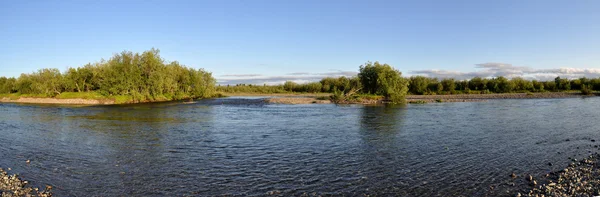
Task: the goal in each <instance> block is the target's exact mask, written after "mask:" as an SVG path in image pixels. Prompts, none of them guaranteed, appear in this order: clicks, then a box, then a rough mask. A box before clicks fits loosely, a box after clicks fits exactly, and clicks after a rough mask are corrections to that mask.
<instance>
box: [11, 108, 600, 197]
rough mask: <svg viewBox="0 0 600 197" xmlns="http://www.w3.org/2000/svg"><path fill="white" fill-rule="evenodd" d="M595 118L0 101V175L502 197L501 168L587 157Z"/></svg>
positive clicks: (207, 192)
mask: <svg viewBox="0 0 600 197" xmlns="http://www.w3.org/2000/svg"><path fill="white" fill-rule="evenodd" d="M599 114H600V99H599V98H585V99H583V98H569V99H530V100H526V99H523V100H509V99H508V100H490V101H488V102H473V103H432V104H425V105H407V106H396V107H389V106H388V107H383V106H362V105H339V106H338V105H334V104H312V105H278V104H265V103H263V102H261V99H259V98H253V97H233V98H221V99H210V100H201V101H198V102H196V103H177V102H171V103H155V104H137V105H123V106H93V107H73V106H56V105H19V104H6V103H3V104H0V167H3V168H5V169H6V168H8V167H10V168H12V170H11V171H10V173H17V174H19V175H21V177H22V178H24V179H25V180H29V181H30V182H31V183H32V184H33V185H34V186H44V185H46V184H47V185H52V186H53V187H54V190H53V191H54V193H55V196H123V195H124V196H214V195H218V196H222V195H234V196H235V195H239V196H252V195H256V196H262V195H266V194H271V193H275V194H280V195H282V196H291V195H293V196H298V195H302V194H308V195H346V196H354V195H362V194H376V195H396V196H482V195H490V196H503V195H513V194H514V193H512V192H514V191H516V190H515V188H513V187H510V186H508V184H507V183H509V182H510V181H511V178H510V176H509V175H510V174H511V173H516V174H519V175H521V174H528V173H531V174H533V175H540V176H541V175H543V174H545V173H548V172H550V171H553V170H559V169H562V168H564V167H566V165H567V164H568V163H569V160H568V159H567V158H568V157H574V158H579V157H584V156H585V155H586V154H588V153H589V152H590V151H591V152H597V151H598V149H597V148H594V147H593V146H594V145H599V144H600V142H599V141H600V128H599V127H597V125H598V123H597V121H598V117H599V116H598V115H599ZM26 160H30V161H31V162H30V163H29V164H27V163H26V162H25V161H26ZM549 163H551V164H552V165H549ZM490 186H491V187H490ZM491 188H494V189H491ZM517 189H518V188H517ZM506 190H508V193H507V192H506Z"/></svg>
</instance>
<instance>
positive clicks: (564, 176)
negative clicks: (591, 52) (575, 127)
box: [516, 154, 600, 196]
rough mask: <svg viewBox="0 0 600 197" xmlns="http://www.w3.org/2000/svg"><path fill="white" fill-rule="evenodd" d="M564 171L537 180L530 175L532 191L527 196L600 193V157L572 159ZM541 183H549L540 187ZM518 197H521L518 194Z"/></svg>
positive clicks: (591, 194)
mask: <svg viewBox="0 0 600 197" xmlns="http://www.w3.org/2000/svg"><path fill="white" fill-rule="evenodd" d="M572 160H573V161H574V163H571V164H570V165H569V166H568V167H567V168H565V169H564V170H560V171H556V172H552V173H551V174H552V176H545V177H540V178H541V179H539V180H535V179H534V177H532V176H531V175H529V176H528V177H527V180H529V181H530V186H531V187H532V189H531V190H530V191H528V192H527V193H525V196H594V195H597V194H598V193H599V192H600V191H599V190H598V188H600V177H599V176H598V174H600V166H599V164H600V162H599V161H600V155H599V154H592V155H590V156H589V157H586V158H584V159H581V160H579V161H578V160H577V159H572ZM538 181H540V183H547V184H541V185H538ZM516 196H521V194H520V193H517V194H516Z"/></svg>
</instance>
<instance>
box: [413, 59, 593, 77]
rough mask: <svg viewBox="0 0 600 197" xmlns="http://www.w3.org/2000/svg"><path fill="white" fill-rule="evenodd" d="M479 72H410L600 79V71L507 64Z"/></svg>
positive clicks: (491, 65) (480, 67)
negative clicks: (538, 67) (534, 67)
mask: <svg viewBox="0 0 600 197" xmlns="http://www.w3.org/2000/svg"><path fill="white" fill-rule="evenodd" d="M475 68H477V69H478V70H477V71H474V72H457V71H448V70H435V69H434V70H417V71H412V72H410V73H411V74H412V75H422V76H427V77H437V78H455V79H459V80H463V79H470V78H473V77H484V78H485V77H498V76H504V77H507V78H513V77H523V78H525V79H530V80H532V79H535V80H540V81H548V80H554V78H555V77H557V76H560V77H562V78H569V79H573V78H580V77H588V78H597V77H600V69H593V68H592V69H581V68H557V69H533V68H529V67H525V66H513V65H511V64H506V63H483V64H476V65H475Z"/></svg>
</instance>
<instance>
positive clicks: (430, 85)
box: [217, 76, 600, 95]
mask: <svg viewBox="0 0 600 197" xmlns="http://www.w3.org/2000/svg"><path fill="white" fill-rule="evenodd" d="M405 80H407V81H408V82H409V85H408V94H413V95H433V94H487V93H517V92H548V91H555V92H557V91H569V90H577V91H579V90H585V89H588V90H600V78H593V79H590V78H585V77H583V78H579V79H570V80H569V79H562V78H560V77H556V78H555V80H553V81H538V80H526V79H523V78H520V77H515V78H512V79H507V78H505V77H495V78H481V77H475V78H472V79H470V80H456V79H452V78H448V79H441V80H440V79H437V78H429V77H424V76H412V77H408V78H405ZM353 87H361V84H360V79H359V78H358V76H356V77H338V78H333V77H327V78H323V79H322V80H321V81H319V82H311V83H304V84H298V83H294V82H291V81H287V82H285V83H284V84H283V85H251V84H236V85H220V86H219V87H217V90H218V91H221V92H229V93H236V92H248V93H252V92H259V93H290V92H306V93H333V92H334V91H335V90H336V89H337V90H340V91H344V90H349V89H352V88H353Z"/></svg>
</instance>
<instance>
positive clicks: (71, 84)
mask: <svg viewBox="0 0 600 197" xmlns="http://www.w3.org/2000/svg"><path fill="white" fill-rule="evenodd" d="M159 53H160V51H159V50H157V49H151V50H148V51H144V52H143V53H141V54H140V53H132V52H130V51H124V52H121V53H119V54H115V55H114V56H113V57H111V58H110V59H109V60H107V61H105V60H102V61H100V62H98V63H94V64H86V65H84V66H82V67H78V68H69V69H67V70H66V71H65V72H64V73H61V72H60V71H59V70H58V69H53V68H51V69H47V68H46V69H40V70H38V71H36V72H33V73H29V74H21V75H20V76H19V77H18V78H14V77H13V78H7V77H0V93H3V94H9V93H16V94H32V95H39V96H46V97H55V96H57V95H60V94H62V93H64V92H97V93H99V94H101V95H103V96H106V97H108V98H110V97H119V96H120V97H126V98H127V100H128V101H129V102H140V101H164V100H175V99H185V98H204V97H211V96H212V95H213V94H214V93H215V88H214V87H215V83H216V80H215V79H214V78H213V77H212V74H211V73H210V72H206V71H204V70H203V69H193V68H189V67H186V66H184V65H180V64H179V63H178V62H177V61H173V62H166V61H165V60H163V59H162V58H161V57H160V54H159Z"/></svg>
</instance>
